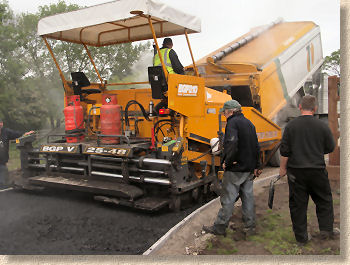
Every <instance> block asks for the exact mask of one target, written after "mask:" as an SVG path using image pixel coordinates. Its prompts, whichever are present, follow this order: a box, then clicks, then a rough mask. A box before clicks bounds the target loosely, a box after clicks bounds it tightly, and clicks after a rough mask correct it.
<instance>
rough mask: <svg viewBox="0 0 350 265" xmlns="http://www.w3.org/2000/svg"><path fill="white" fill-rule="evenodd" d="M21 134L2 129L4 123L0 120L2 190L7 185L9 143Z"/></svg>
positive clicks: (0, 175)
mask: <svg viewBox="0 0 350 265" xmlns="http://www.w3.org/2000/svg"><path fill="white" fill-rule="evenodd" d="M33 132H34V131H30V132H26V133H25V134H24V135H29V134H32V133H33ZM22 134H23V133H21V132H18V131H14V130H11V129H9V128H4V123H3V121H2V119H0V188H4V187H6V186H7V184H8V170H7V166H6V163H7V162H8V160H9V144H10V143H9V142H10V140H14V139H16V138H18V137H20V136H22Z"/></svg>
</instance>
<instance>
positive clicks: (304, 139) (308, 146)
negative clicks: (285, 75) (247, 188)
mask: <svg viewBox="0 0 350 265" xmlns="http://www.w3.org/2000/svg"><path fill="white" fill-rule="evenodd" d="M299 109H300V111H301V116H299V117H297V118H295V119H293V120H292V121H290V122H289V123H288V124H287V126H286V127H285V129H284V133H283V137H282V143H281V147H280V153H281V160H280V176H284V175H286V174H287V176H288V184H289V209H290V215H291V219H292V223H293V231H294V234H295V238H296V240H297V242H298V243H299V244H300V245H304V244H306V243H307V242H308V241H309V240H311V235H310V234H309V233H308V232H307V207H308V201H309V196H311V198H312V200H313V201H314V203H315V204H316V214H317V219H318V224H319V229H320V236H321V238H325V239H326V238H331V237H333V236H334V235H335V234H338V233H339V230H338V229H333V221H334V213H333V199H332V193H331V188H330V184H329V180H328V173H327V170H326V164H325V160H324V154H328V153H330V152H332V151H333V149H334V147H335V143H334V138H333V135H332V133H331V130H330V129H329V127H328V125H327V124H325V123H324V122H322V121H320V120H319V119H317V118H316V117H314V116H313V115H314V113H315V111H316V109H317V106H316V98H315V97H314V96H311V95H306V96H304V97H303V98H302V100H301V103H300V105H299Z"/></svg>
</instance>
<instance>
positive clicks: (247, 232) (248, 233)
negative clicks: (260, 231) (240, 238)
mask: <svg viewBox="0 0 350 265" xmlns="http://www.w3.org/2000/svg"><path fill="white" fill-rule="evenodd" d="M243 232H244V234H245V236H246V237H249V236H254V235H255V234H256V231H255V227H247V228H243Z"/></svg>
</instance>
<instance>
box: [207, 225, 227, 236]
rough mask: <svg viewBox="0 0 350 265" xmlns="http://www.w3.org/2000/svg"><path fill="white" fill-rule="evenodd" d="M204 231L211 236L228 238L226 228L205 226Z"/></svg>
mask: <svg viewBox="0 0 350 265" xmlns="http://www.w3.org/2000/svg"><path fill="white" fill-rule="evenodd" d="M202 229H203V231H204V232H206V233H209V234H213V235H216V236H225V237H226V227H218V226H216V225H212V226H205V225H203V228H202Z"/></svg>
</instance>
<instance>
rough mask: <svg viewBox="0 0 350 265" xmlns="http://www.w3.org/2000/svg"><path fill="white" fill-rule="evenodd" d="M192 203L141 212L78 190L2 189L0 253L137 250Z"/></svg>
mask: <svg viewBox="0 0 350 265" xmlns="http://www.w3.org/2000/svg"><path fill="white" fill-rule="evenodd" d="M198 207H199V205H197V206H194V207H192V208H190V209H187V210H184V211H181V212H179V213H173V212H166V211H162V212H158V213H145V212H140V211H135V210H132V209H129V208H123V207H118V206H112V205H107V204H103V203H100V202H97V201H94V200H93V199H92V196H91V195H89V194H84V193H79V192H71V191H64V190H63V191H62V190H54V189H46V190H44V191H40V192H37V191H36V192H35V193H34V192H29V191H16V190H7V191H3V192H0V216H1V218H0V254H2V255H14V254H58V255H62V254H91V255H93V254H114V255H120V254H129V255H130V254H142V253H143V252H144V251H145V250H146V249H148V248H149V247H150V246H151V245H152V244H153V243H154V242H156V241H157V240H158V239H159V238H160V237H162V236H163V235H164V234H165V233H166V232H167V231H168V230H169V229H170V228H171V227H173V226H174V225H175V224H177V223H178V222H179V221H180V220H182V219H183V218H184V217H185V216H187V215H188V214H190V213H191V212H192V211H194V210H195V209H196V208H198Z"/></svg>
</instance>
